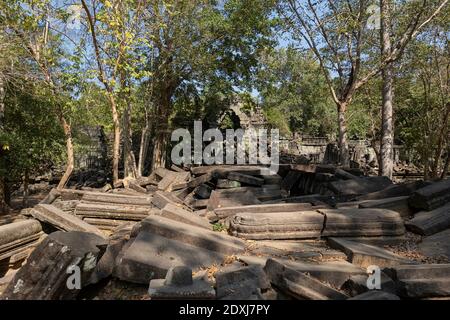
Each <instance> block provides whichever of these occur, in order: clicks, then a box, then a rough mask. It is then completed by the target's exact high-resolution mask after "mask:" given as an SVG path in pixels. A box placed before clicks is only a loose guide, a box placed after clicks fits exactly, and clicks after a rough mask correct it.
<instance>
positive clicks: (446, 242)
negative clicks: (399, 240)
mask: <svg viewBox="0 0 450 320" xmlns="http://www.w3.org/2000/svg"><path fill="white" fill-rule="evenodd" d="M418 251H419V252H420V253H421V254H422V255H424V256H426V257H430V258H444V259H447V260H448V261H450V229H447V230H445V231H442V232H438V233H436V234H434V235H432V236H429V237H426V238H424V239H423V240H422V242H421V243H420V244H419V245H418Z"/></svg>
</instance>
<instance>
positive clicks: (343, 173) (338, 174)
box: [334, 168, 358, 180]
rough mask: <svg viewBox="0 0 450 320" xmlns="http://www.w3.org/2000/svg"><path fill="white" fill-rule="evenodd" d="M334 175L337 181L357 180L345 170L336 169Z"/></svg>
mask: <svg viewBox="0 0 450 320" xmlns="http://www.w3.org/2000/svg"><path fill="white" fill-rule="evenodd" d="M334 174H335V175H336V177H338V178H339V179H344V180H350V179H358V177H357V176H355V175H353V174H351V173H350V172H347V171H345V170H342V169H340V168H336V171H335V172H334Z"/></svg>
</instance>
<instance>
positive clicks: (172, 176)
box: [158, 171, 183, 191]
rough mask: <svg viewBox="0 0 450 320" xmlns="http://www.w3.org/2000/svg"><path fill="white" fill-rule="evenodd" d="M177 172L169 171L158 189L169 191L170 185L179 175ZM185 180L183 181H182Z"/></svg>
mask: <svg viewBox="0 0 450 320" xmlns="http://www.w3.org/2000/svg"><path fill="white" fill-rule="evenodd" d="M177 174H178V173H177V172H175V171H169V172H167V173H166V174H165V175H164V177H163V178H162V180H161V181H159V183H158V190H161V191H168V189H169V186H170V185H171V184H172V183H174V182H175V179H176V177H177ZM181 182H183V181H181Z"/></svg>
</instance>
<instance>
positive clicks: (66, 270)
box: [0, 164, 450, 300]
mask: <svg viewBox="0 0 450 320" xmlns="http://www.w3.org/2000/svg"><path fill="white" fill-rule="evenodd" d="M449 259H450V179H447V180H440V181H431V182H429V181H427V182H423V181H415V182H408V183H403V184H394V183H393V182H392V181H391V180H389V179H388V178H386V177H377V176H364V175H363V173H362V172H360V171H359V170H357V169H348V168H339V167H335V166H331V165H299V164H297V165H296V164H291V165H280V170H279V172H278V173H277V174H274V173H271V172H270V171H269V170H268V169H267V168H264V167H260V166H250V165H248V166H237V165H214V166H198V167H190V168H180V167H177V166H174V165H173V166H172V167H171V168H170V169H165V168H158V169H157V170H155V171H154V172H153V173H152V174H151V175H150V176H148V177H141V178H138V179H128V178H126V179H123V180H121V181H120V182H119V183H116V184H115V185H114V186H111V185H105V186H104V187H102V188H81V189H60V190H57V189H52V190H51V191H50V192H49V193H48V195H47V196H46V197H45V198H44V199H42V200H41V201H40V202H39V203H38V204H36V205H35V206H34V207H32V208H27V209H23V210H22V211H21V212H20V214H18V215H8V216H6V215H5V216H0V299H2V300H13V299H14V300H15V299H47V300H50V299H133V300H148V299H152V300H155V299H224V300H227V299H236V300H274V299H288V300H291V299H299V300H305V299H307V300H344V299H350V300H400V299H446V298H450V262H449ZM372 273H373V274H372ZM373 279H375V280H373ZM378 280H379V281H378ZM370 284H376V285H375V287H374V286H371V285H370Z"/></svg>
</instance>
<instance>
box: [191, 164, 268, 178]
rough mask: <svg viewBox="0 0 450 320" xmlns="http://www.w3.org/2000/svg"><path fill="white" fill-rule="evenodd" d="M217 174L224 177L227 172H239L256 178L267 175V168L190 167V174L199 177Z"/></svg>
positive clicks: (230, 166)
mask: <svg viewBox="0 0 450 320" xmlns="http://www.w3.org/2000/svg"><path fill="white" fill-rule="evenodd" d="M214 171H215V172H218V173H219V174H220V175H221V176H226V175H227V174H228V173H229V172H239V173H243V174H248V175H252V176H258V175H263V174H268V171H269V170H268V168H265V167H261V166H252V165H247V166H245V165H226V164H224V165H214V166H200V167H192V168H191V172H192V174H194V175H196V176H199V175H202V174H207V173H212V172H214Z"/></svg>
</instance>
